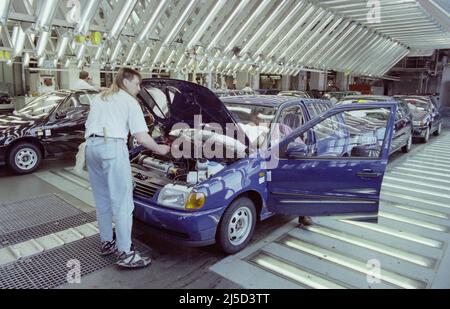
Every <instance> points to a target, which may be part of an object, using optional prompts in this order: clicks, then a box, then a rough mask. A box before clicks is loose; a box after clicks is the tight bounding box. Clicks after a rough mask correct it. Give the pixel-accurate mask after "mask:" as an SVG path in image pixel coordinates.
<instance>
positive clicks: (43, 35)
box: [36, 31, 50, 57]
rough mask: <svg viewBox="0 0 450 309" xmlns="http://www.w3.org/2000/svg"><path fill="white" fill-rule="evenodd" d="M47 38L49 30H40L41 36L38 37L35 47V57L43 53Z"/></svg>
mask: <svg viewBox="0 0 450 309" xmlns="http://www.w3.org/2000/svg"><path fill="white" fill-rule="evenodd" d="M49 38H50V32H49V31H42V32H41V36H40V37H39V40H38V43H37V47H36V57H41V56H42V55H43V54H44V52H45V48H46V47H47V43H48V39H49Z"/></svg>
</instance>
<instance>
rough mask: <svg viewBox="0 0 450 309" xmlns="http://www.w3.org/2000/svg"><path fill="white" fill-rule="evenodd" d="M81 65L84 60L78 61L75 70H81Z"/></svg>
mask: <svg viewBox="0 0 450 309" xmlns="http://www.w3.org/2000/svg"><path fill="white" fill-rule="evenodd" d="M83 65H84V59H81V60H80V61H78V64H77V68H78V69H81V68H82V67H83Z"/></svg>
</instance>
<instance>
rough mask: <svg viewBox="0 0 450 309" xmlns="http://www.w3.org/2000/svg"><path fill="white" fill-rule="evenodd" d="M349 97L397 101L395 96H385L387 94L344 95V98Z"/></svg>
mask: <svg viewBox="0 0 450 309" xmlns="http://www.w3.org/2000/svg"><path fill="white" fill-rule="evenodd" d="M348 99H363V100H370V99H372V100H385V101H395V100H394V98H393V97H389V96H385V95H349V96H346V97H343V98H342V100H348Z"/></svg>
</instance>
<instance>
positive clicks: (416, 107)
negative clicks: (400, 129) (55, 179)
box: [401, 96, 442, 143]
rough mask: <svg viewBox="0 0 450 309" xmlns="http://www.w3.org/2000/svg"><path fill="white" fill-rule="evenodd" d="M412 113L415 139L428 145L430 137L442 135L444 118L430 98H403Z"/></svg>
mask: <svg viewBox="0 0 450 309" xmlns="http://www.w3.org/2000/svg"><path fill="white" fill-rule="evenodd" d="M401 100H402V101H404V102H405V103H406V104H407V105H408V107H409V109H410V110H411V113H412V118H413V125H414V137H418V138H420V139H421V140H422V142H423V143H427V142H428V140H429V139H430V135H431V134H434V135H436V136H438V135H440V134H441V132H442V118H441V114H440V113H439V110H438V108H437V106H436V105H435V104H434V103H433V101H432V100H431V98H430V97H429V96H405V97H401Z"/></svg>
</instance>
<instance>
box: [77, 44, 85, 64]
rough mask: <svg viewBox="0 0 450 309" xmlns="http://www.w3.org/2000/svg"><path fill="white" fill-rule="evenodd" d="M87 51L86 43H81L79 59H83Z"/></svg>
mask: <svg viewBox="0 0 450 309" xmlns="http://www.w3.org/2000/svg"><path fill="white" fill-rule="evenodd" d="M85 52H86V45H84V44H83V45H80V49H78V53H77V60H81V59H82V58H83V57H84V53H85Z"/></svg>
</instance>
